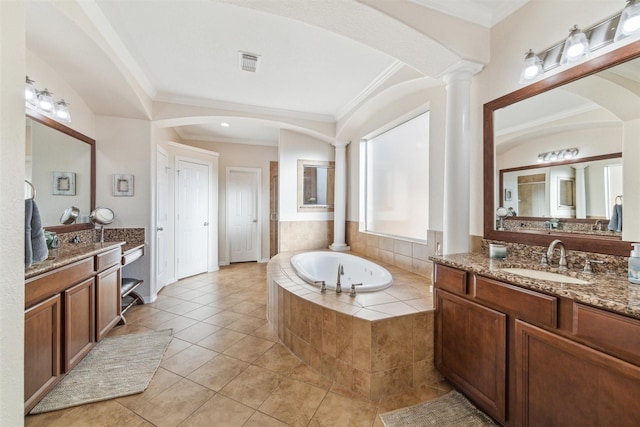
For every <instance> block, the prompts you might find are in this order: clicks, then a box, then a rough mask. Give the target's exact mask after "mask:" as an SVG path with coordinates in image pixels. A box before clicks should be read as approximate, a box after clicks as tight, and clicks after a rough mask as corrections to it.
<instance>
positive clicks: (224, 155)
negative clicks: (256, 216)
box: [185, 141, 278, 265]
mask: <svg viewBox="0 0 640 427" xmlns="http://www.w3.org/2000/svg"><path fill="white" fill-rule="evenodd" d="M185 144H188V145H191V146H194V147H199V148H203V149H206V150H212V151H215V152H217V153H219V154H220V165H219V172H218V182H219V184H218V257H219V261H220V264H221V265H226V264H229V254H228V253H227V249H226V239H227V227H226V218H227V214H226V213H227V204H226V200H227V199H226V197H227V192H226V187H227V180H226V171H227V168H228V167H243V168H259V169H260V170H261V171H262V177H261V183H262V188H261V194H262V198H261V201H262V204H261V206H260V210H261V220H262V224H263V226H262V230H261V238H262V251H261V252H262V253H261V255H260V256H261V259H260V260H259V261H266V260H268V259H269V162H271V161H277V160H278V147H269V146H264V145H249V144H230V143H226V142H206V141H185Z"/></svg>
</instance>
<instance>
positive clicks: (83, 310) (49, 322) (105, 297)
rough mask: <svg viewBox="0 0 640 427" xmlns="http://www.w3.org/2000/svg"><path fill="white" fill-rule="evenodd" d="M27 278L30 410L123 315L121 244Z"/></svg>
mask: <svg viewBox="0 0 640 427" xmlns="http://www.w3.org/2000/svg"><path fill="white" fill-rule="evenodd" d="M94 252H96V253H93V254H89V255H87V256H86V257H84V258H82V257H80V259H78V260H77V261H75V262H71V263H69V264H66V265H64V266H61V267H57V268H52V269H50V270H47V271H46V272H43V273H42V274H38V275H35V276H33V277H29V278H28V279H26V281H25V350H24V362H25V367H24V371H25V379H24V383H25V389H24V401H25V414H26V413H28V412H29V411H30V410H31V409H32V408H33V407H34V406H35V405H36V404H37V403H38V402H39V401H40V399H42V397H44V396H45V395H46V394H47V393H48V392H49V391H50V390H51V389H52V388H53V387H54V386H55V385H56V384H57V383H58V381H60V379H62V377H63V376H64V374H65V373H67V372H69V371H70V370H71V369H72V368H73V367H74V366H75V365H76V364H78V362H80V360H82V358H83V357H84V356H86V355H87V353H89V351H91V349H92V348H93V346H94V345H95V343H96V342H97V341H99V340H101V339H102V338H103V337H104V336H105V335H106V334H107V333H108V332H109V330H110V329H111V328H112V327H113V326H114V325H115V324H117V323H118V321H119V320H120V268H121V265H120V257H121V250H120V245H119V244H118V245H111V247H107V248H105V249H104V250H100V249H98V250H95V251H94Z"/></svg>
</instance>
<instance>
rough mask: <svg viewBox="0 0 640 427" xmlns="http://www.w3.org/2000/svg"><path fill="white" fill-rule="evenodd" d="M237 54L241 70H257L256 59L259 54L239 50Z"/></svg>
mask: <svg viewBox="0 0 640 427" xmlns="http://www.w3.org/2000/svg"><path fill="white" fill-rule="evenodd" d="M238 56H239V59H240V69H241V70H243V71H249V72H251V73H255V72H256V71H257V70H258V59H259V58H260V55H256V54H255V53H247V52H242V51H240V52H238Z"/></svg>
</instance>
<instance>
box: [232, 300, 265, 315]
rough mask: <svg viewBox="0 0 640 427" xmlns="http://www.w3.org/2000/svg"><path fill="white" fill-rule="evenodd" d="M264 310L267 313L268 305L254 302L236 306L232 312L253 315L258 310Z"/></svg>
mask: <svg viewBox="0 0 640 427" xmlns="http://www.w3.org/2000/svg"><path fill="white" fill-rule="evenodd" d="M258 309H260V310H263V311H266V310H267V305H266V304H258V303H255V302H252V301H242V302H241V303H239V304H236V305H234V306H233V307H231V309H230V311H233V312H235V313H240V314H249V313H252V312H254V311H256V310H258Z"/></svg>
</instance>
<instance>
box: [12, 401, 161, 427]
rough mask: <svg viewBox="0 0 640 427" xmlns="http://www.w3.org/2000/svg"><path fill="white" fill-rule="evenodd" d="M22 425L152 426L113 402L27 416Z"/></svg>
mask: <svg viewBox="0 0 640 427" xmlns="http://www.w3.org/2000/svg"><path fill="white" fill-rule="evenodd" d="M24 425H25V426H28V427H40V426H47V427H85V426H91V427H94V426H95V427H111V426H124V425H126V426H133V427H143V426H152V424H151V423H149V422H148V421H146V420H145V419H144V418H142V417H140V416H139V415H137V414H136V413H134V412H133V411H131V410H129V409H127V408H125V407H124V406H122V405H120V404H119V403H117V402H116V401H114V400H106V401H104V402H97V403H92V404H88V405H82V406H76V407H74V408H69V409H64V410H61V411H54V412H47V413H44V414H39V415H29V416H26V417H25V418H24Z"/></svg>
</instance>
